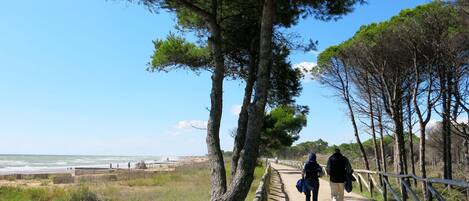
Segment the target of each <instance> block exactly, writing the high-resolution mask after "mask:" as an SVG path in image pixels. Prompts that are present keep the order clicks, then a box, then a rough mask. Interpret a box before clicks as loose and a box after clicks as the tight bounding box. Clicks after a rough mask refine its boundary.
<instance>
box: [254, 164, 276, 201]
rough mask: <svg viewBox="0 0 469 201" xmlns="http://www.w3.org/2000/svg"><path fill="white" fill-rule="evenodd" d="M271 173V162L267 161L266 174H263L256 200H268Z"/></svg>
mask: <svg viewBox="0 0 469 201" xmlns="http://www.w3.org/2000/svg"><path fill="white" fill-rule="evenodd" d="M271 175H272V169H271V168H270V163H267V166H266V168H265V172H264V175H262V178H261V181H260V182H259V186H258V187H257V190H256V197H254V201H267V198H268V194H269V188H270V177H271Z"/></svg>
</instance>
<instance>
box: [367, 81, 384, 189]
mask: <svg viewBox="0 0 469 201" xmlns="http://www.w3.org/2000/svg"><path fill="white" fill-rule="evenodd" d="M365 79H366V89H367V90H366V91H367V95H368V109H369V112H370V114H369V115H370V128H371V137H372V139H373V147H374V152H375V159H376V168H377V169H378V171H380V172H381V160H380V155H379V150H378V143H377V142H376V127H375V119H374V118H375V115H374V109H375V108H374V106H373V97H372V93H371V89H370V83H369V77H368V74H367V75H366V77H365ZM379 183H380V184H381V185H382V184H383V177H382V176H381V174H380V175H379Z"/></svg>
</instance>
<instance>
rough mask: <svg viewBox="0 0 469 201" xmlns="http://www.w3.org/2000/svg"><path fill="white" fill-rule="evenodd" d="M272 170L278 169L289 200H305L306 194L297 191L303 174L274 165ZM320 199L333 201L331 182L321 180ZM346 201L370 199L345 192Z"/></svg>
mask: <svg viewBox="0 0 469 201" xmlns="http://www.w3.org/2000/svg"><path fill="white" fill-rule="evenodd" d="M271 165H272V168H274V169H276V170H277V171H278V172H279V174H280V177H281V179H282V182H283V184H284V188H285V193H286V194H287V196H288V200H290V201H301V200H304V199H305V196H304V194H301V193H299V192H298V190H296V187H295V185H296V181H298V179H300V178H301V172H300V171H298V170H297V169H294V168H292V167H290V166H284V165H279V164H274V163H272V164H271ZM319 182H320V183H319V198H318V200H320V201H326V200H327V201H328V200H331V197H330V195H331V189H330V187H329V182H328V181H326V180H324V179H320V181H319ZM345 200H347V201H368V200H369V199H366V198H365V197H363V196H360V195H358V194H356V193H347V192H345Z"/></svg>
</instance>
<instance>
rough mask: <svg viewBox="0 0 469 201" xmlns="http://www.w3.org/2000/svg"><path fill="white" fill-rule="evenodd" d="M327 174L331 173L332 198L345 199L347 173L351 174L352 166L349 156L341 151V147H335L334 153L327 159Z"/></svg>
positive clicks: (338, 200)
mask: <svg viewBox="0 0 469 201" xmlns="http://www.w3.org/2000/svg"><path fill="white" fill-rule="evenodd" d="M326 171H327V174H329V179H330V185H331V198H332V200H337V201H343V200H344V183H345V180H346V176H347V174H349V173H350V174H351V172H352V167H351V165H350V162H349V160H348V159H347V157H345V156H343V155H342V154H341V153H340V150H339V149H335V151H334V154H332V156H330V157H329V160H328V161H327V168H326Z"/></svg>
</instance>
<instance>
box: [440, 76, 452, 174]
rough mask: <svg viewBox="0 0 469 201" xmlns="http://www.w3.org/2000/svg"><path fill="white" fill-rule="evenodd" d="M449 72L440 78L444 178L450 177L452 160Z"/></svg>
mask: <svg viewBox="0 0 469 201" xmlns="http://www.w3.org/2000/svg"><path fill="white" fill-rule="evenodd" d="M448 74H449V72H447V71H445V74H444V75H442V77H444V78H443V79H442V80H440V83H441V91H442V107H443V110H442V116H443V119H442V126H443V129H442V131H443V132H442V137H443V162H444V167H443V169H444V171H443V178H444V179H452V164H451V163H452V161H451V122H450V121H451V120H450V118H451V111H450V110H451V92H450V91H451V87H450V82H451V81H450V76H449V75H448Z"/></svg>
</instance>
